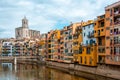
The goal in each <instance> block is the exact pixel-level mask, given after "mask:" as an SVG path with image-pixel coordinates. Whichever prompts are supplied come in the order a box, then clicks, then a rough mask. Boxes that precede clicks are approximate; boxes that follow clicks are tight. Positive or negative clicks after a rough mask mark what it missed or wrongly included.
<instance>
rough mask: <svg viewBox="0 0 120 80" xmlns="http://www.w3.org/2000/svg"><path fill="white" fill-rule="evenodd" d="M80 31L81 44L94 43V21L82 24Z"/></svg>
mask: <svg viewBox="0 0 120 80" xmlns="http://www.w3.org/2000/svg"><path fill="white" fill-rule="evenodd" d="M82 31H83V33H82V35H83V45H85V46H87V45H92V44H95V43H96V38H94V23H91V24H88V25H85V26H83V27H82Z"/></svg>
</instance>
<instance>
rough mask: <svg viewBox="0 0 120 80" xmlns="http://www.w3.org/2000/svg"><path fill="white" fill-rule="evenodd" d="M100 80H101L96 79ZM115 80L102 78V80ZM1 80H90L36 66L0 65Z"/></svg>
mask: <svg viewBox="0 0 120 80" xmlns="http://www.w3.org/2000/svg"><path fill="white" fill-rule="evenodd" d="M95 79H96V80H99V79H100V78H95ZM103 79H104V80H113V79H107V78H101V79H100V80H103ZM0 80H90V79H89V78H88V79H87V78H83V77H80V76H74V75H71V74H69V73H66V72H63V71H60V70H56V69H51V68H48V67H45V66H41V65H36V64H17V65H14V64H12V63H0Z"/></svg>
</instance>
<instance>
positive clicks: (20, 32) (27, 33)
mask: <svg viewBox="0 0 120 80" xmlns="http://www.w3.org/2000/svg"><path fill="white" fill-rule="evenodd" d="M15 36H16V39H39V38H40V31H36V30H31V29H29V27H28V20H27V19H26V17H24V18H23V19H22V27H18V28H16V29H15Z"/></svg>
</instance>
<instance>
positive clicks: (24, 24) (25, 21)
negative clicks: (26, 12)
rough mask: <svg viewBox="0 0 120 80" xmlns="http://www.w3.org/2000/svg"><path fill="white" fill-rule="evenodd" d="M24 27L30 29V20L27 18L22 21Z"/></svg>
mask: <svg viewBox="0 0 120 80" xmlns="http://www.w3.org/2000/svg"><path fill="white" fill-rule="evenodd" d="M22 27H23V28H28V20H27V19H26V16H25V17H24V18H23V19H22Z"/></svg>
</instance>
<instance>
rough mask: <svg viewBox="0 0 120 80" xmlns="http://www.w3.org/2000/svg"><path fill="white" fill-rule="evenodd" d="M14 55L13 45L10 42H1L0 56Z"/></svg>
mask: <svg viewBox="0 0 120 80" xmlns="http://www.w3.org/2000/svg"><path fill="white" fill-rule="evenodd" d="M13 53H14V45H13V43H12V42H3V44H2V55H3V56H4V55H5V56H12V55H13Z"/></svg>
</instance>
